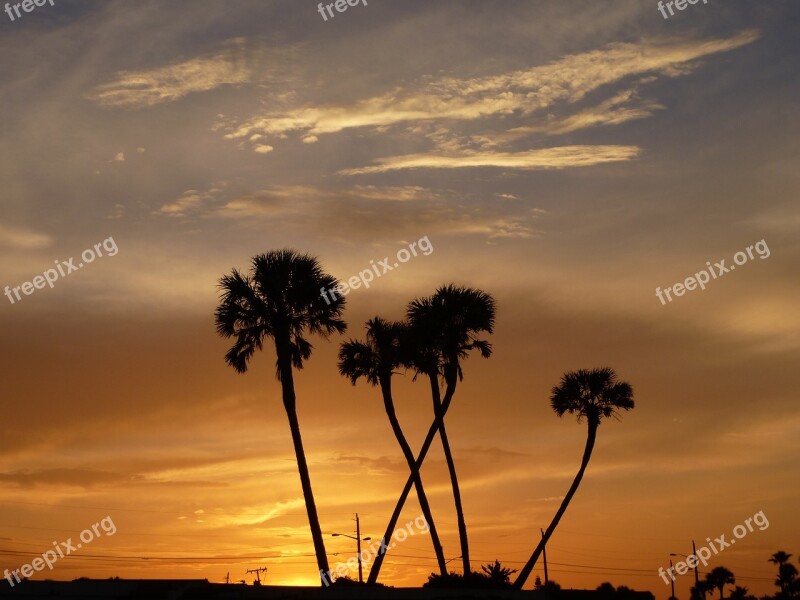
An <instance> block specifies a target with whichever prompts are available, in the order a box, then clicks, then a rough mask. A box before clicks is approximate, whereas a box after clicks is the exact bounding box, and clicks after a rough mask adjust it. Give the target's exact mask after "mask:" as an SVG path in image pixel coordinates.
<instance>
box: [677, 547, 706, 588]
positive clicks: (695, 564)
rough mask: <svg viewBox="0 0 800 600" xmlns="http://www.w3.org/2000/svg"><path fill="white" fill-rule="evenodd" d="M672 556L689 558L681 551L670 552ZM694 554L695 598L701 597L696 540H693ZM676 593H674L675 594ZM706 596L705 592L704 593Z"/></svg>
mask: <svg viewBox="0 0 800 600" xmlns="http://www.w3.org/2000/svg"><path fill="white" fill-rule="evenodd" d="M669 555H670V556H682V557H684V558H685V559H687V560H688V559H689V557H688V556H687V555H686V554H680V553H679V552H670V554H669ZM691 556H694V589H695V598H698V599H699V598H700V575H699V574H698V572H697V547H696V546H695V545H694V540H692V554H691ZM670 566H672V561H670ZM674 595H675V594H673V596H674ZM703 597H705V594H703Z"/></svg>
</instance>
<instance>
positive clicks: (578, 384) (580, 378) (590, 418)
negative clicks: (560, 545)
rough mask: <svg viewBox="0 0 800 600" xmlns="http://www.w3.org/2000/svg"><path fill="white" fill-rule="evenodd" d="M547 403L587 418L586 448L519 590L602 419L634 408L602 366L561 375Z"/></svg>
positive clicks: (628, 392)
mask: <svg viewBox="0 0 800 600" xmlns="http://www.w3.org/2000/svg"><path fill="white" fill-rule="evenodd" d="M550 405H551V406H552V408H553V410H554V411H555V413H556V414H557V415H558V416H559V417H563V416H564V415H565V414H566V413H569V414H573V415H577V416H578V422H580V421H581V420H582V419H584V418H585V419H586V422H587V424H588V427H589V431H588V436H587V438H586V447H585V448H584V451H583V459H582V460H581V467H580V469H579V470H578V474H577V475H576V476H575V479H574V480H573V482H572V485H571V486H570V488H569V491H568V492H567V495H566V496H564V500H563V501H562V502H561V506H560V507H559V509H558V512H556V514H555V516H554V517H553V520H552V521H551V523H550V526H549V527H548V528H547V531H545V533H544V536H542V539H541V541H540V542H539V543H538V545H537V546H536V549H535V550H534V551H533V554H532V555H531V558H530V559H529V560H528V562H527V563H526V564H525V566H524V567H523V568H522V571H520V574H519V576H518V577H517V579H516V581H514V587H515V588H517V589H522V586H523V585H525V581H526V580H527V578H528V576H529V575H530V573H531V571H532V570H533V567H534V565H535V564H536V561H537V560H538V559H539V555H540V554H541V552H542V550H543V549H544V548H545V546H546V545H547V541H548V540H549V539H550V536H551V535H553V532H554V531H555V529H556V527H557V526H558V522H559V521H560V520H561V517H562V516H564V513H565V512H566V510H567V506H569V503H570V501H571V500H572V497H573V496H574V495H575V492H576V491H577V490H578V486H579V485H580V483H581V480H582V479H583V474H584V472H585V471H586V467H587V466H588V464H589V459H590V458H591V457H592V450H593V449H594V443H595V439H596V438H597V429H598V427H599V426H600V422H601V420H602V419H604V418H606V419H607V418H609V417H617V416H618V415H619V411H620V410H631V409H632V408H633V388H632V387H631V386H630V385H629V384H628V383H625V382H624V381H618V380H617V374H616V373H615V372H614V370H613V369H610V368H607V367H604V368H601V369H592V370H586V369H580V370H578V371H571V372H568V373H566V374H564V376H563V377H562V378H561V383H560V384H559V385H557V386H555V387H554V388H553V390H552V393H551V396H550Z"/></svg>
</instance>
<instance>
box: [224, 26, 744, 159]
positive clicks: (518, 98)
mask: <svg viewBox="0 0 800 600" xmlns="http://www.w3.org/2000/svg"><path fill="white" fill-rule="evenodd" d="M758 36H759V34H758V33H757V32H755V31H745V32H742V33H739V34H737V35H734V36H732V37H730V38H726V39H713V40H705V41H702V40H701V41H688V42H687V41H679V40H648V41H642V42H640V43H614V44H609V45H607V46H605V47H603V48H600V49H598V50H593V51H589V52H583V53H579V54H572V55H568V56H565V57H563V58H561V59H559V60H556V61H553V62H551V63H548V64H546V65H540V66H536V67H532V68H530V69H526V70H519V71H513V72H509V73H505V74H501V75H497V76H490V77H483V78H473V79H459V78H444V79H440V80H438V81H434V82H430V83H421V84H419V85H418V86H413V87H408V88H403V87H398V88H396V89H394V90H392V91H391V92H389V93H385V94H382V95H379V96H374V97H371V98H367V99H364V100H361V101H358V102H356V103H354V104H353V105H350V106H328V107H304V108H297V109H293V110H288V111H284V112H275V113H269V114H267V115H265V116H258V117H253V118H251V119H248V120H245V121H243V122H236V121H235V120H233V121H231V120H229V121H227V122H226V123H224V124H222V123H220V124H219V125H218V127H219V128H222V129H225V130H226V131H227V133H226V135H225V137H226V138H228V139H245V138H248V139H251V140H252V139H253V136H258V138H256V139H260V138H261V137H272V138H277V139H280V138H283V137H286V136H287V134H289V133H293V132H299V135H300V136H301V137H302V138H303V139H304V140H306V141H309V142H311V141H316V140H317V139H318V137H319V136H320V135H324V134H332V133H337V132H341V131H343V130H346V129H352V128H362V127H372V128H385V127H387V126H391V125H396V124H400V123H409V122H424V121H432V120H444V119H449V120H457V121H474V120H479V119H485V118H488V117H496V116H517V117H519V116H523V117H530V116H531V115H533V114H534V113H536V112H537V111H540V110H542V109H545V108H549V107H551V106H553V105H555V104H556V103H566V104H574V103H576V102H578V101H579V100H581V99H583V98H584V97H585V96H586V95H587V94H589V93H590V92H593V91H595V90H597V89H598V88H600V87H601V86H604V85H608V84H611V83H614V82H619V81H621V80H623V79H625V78H627V77H630V76H637V75H645V74H650V75H651V76H657V75H660V76H666V77H676V76H680V75H684V74H687V73H689V72H691V71H692V70H694V69H695V68H697V66H698V65H699V62H698V59H700V58H703V57H706V56H710V55H712V54H715V53H719V52H726V51H729V50H733V49H735V48H738V47H740V46H743V45H745V44H749V43H751V42H753V41H754V40H756V39H757V38H758ZM631 99H632V98H631V97H628V98H626V97H625V95H624V94H623V95H617V96H615V97H613V98H612V99H611V100H609V101H607V102H606V103H604V104H601V105H600V106H599V107H598V108H597V110H595V111H589V112H585V113H583V114H578V115H576V116H575V117H574V118H572V119H571V120H568V121H566V122H564V123H563V124H562V125H561V128H560V129H561V131H573V130H575V129H579V128H582V127H590V126H595V125H598V124H616V123H621V122H624V121H626V120H630V119H633V118H643V117H645V116H648V115H649V114H650V113H651V112H652V111H653V110H655V109H656V108H658V107H659V106H658V105H657V104H656V103H653V102H645V103H643V104H640V105H639V106H638V107H628V108H624V107H623V104H624V102H627V101H630V100H631ZM554 131H556V130H554ZM258 145H263V142H261V141H259V142H258ZM256 148H257V146H256Z"/></svg>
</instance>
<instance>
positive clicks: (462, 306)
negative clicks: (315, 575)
mask: <svg viewBox="0 0 800 600" xmlns="http://www.w3.org/2000/svg"><path fill="white" fill-rule="evenodd" d="M407 312H408V318H409V324H410V327H409V335H408V338H407V341H406V342H405V343H404V344H403V348H404V356H405V361H406V365H407V366H409V367H411V368H413V369H415V371H416V372H417V373H418V374H424V375H426V376H427V377H428V379H429V381H430V386H431V394H432V396H433V404H434V415H435V418H434V422H433V423H432V424H431V426H430V428H429V429H428V434H427V436H426V437H425V441H424V442H423V444H422V448H421V449H420V452H419V454H418V455H417V460H416V466H417V468H418V469H419V468H421V466H422V461H424V460H425V456H426V455H427V453H428V450H429V449H430V447H431V444H432V443H433V440H434V438H435V437H436V433H437V432H439V433H440V436H441V437H442V446H443V447H444V451H445V459H446V460H447V465H448V471H449V473H450V481H451V485H452V488H453V499H454V502H455V505H456V513H457V516H458V529H459V538H460V542H461V557H462V560H463V565H464V573H465V574H467V573H471V572H472V571H471V567H470V561H469V543H468V541H467V529H466V524H465V521H464V513H463V508H462V505H461V494H460V490H459V487H458V478H457V475H456V471H455V464H454V462H453V457H452V452H451V451H450V445H449V441H448V438H447V433H446V430H445V429H444V415H445V414H446V413H447V410H448V408H449V407H450V403H451V402H452V399H453V395H454V394H455V390H456V383H457V381H458V380H459V379H460V378H462V377H463V372H462V369H461V365H460V360H461V359H464V358H466V357H467V356H468V354H469V351H470V350H473V349H477V350H478V351H479V352H480V354H481V356H483V357H484V358H488V357H489V356H491V353H492V349H491V344H489V343H488V342H486V341H483V340H480V339H478V338H477V335H478V334H481V333H483V332H486V333H492V331H493V328H494V321H495V312H496V308H495V301H494V298H492V296H490V295H489V294H487V293H485V292H482V291H480V290H474V289H471V288H464V287H457V286H454V285H446V286H443V287H440V288H439V289H437V290H436V292H435V293H434V294H433V296H431V297H429V298H423V299H421V300H414V301H412V302H411V303H410V304H409V307H408V311H407ZM440 375H441V376H442V377H443V378H444V380H445V384H446V389H445V394H444V399H442V398H441V396H440V393H439V383H438V376H440ZM412 482H413V479H412V477H409V478H408V480H407V481H406V485H405V487H404V488H403V491H402V493H401V494H400V498H399V499H398V501H397V504H396V505H395V509H394V512H393V513H392V516H391V517H390V519H389V523H388V525H387V528H386V534H385V535H384V538H383V539H384V540H386V539H389V537H390V536H391V535H392V532H393V531H394V528H395V526H396V525H397V521H398V519H399V518H400V513H401V511H402V509H403V506H404V504H405V501H406V499H407V498H408V494H409V492H410V491H411V485H412ZM385 555H386V550H385V548H382V550H381V551H379V552H378V554H377V555H376V557H375V560H374V562H373V563H372V568H371V569H370V574H369V582H370V583H374V582H375V581H377V578H378V574H379V573H380V569H381V566H382V564H383V559H384V557H385Z"/></svg>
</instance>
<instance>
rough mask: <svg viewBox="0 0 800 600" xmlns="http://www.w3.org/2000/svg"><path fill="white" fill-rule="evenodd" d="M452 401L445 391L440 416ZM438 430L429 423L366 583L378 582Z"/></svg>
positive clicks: (435, 421) (450, 394)
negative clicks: (390, 540)
mask: <svg viewBox="0 0 800 600" xmlns="http://www.w3.org/2000/svg"><path fill="white" fill-rule="evenodd" d="M453 392H455V390H453ZM452 400H453V394H452V393H451V391H450V390H447V391H446V392H445V395H444V399H443V400H442V416H444V415H445V414H447V409H448V408H450V403H451V402H452ZM438 430H439V427H438V420H437V419H434V420H433V423H431V426H430V427H429V428H428V433H427V434H426V435H425V440H424V441H423V442H422V447H421V448H420V451H419V454H417V460H416V461H415V462H414V468H413V469H412V471H411V473H410V474H409V476H408V479H407V480H406V484H405V486H403V491H402V492H401V493H400V498H398V499H397V504H395V507H394V511H393V512H392V516H391V517H389V523H388V525H387V526H386V532H385V533H384V535H383V538H381V547H380V549H379V550H378V554H377V555H376V556H375V561H374V562H373V563H372V567H371V568H370V571H369V577H368V579H367V583H375V582H377V581H378V575H380V572H381V566H383V559H384V558H385V557H386V551H387V550H388V547H389V546H388V544H389V542H388V540H389V539H391V537H392V534H393V533H394V529H395V527H397V521H398V520H399V519H400V513H401V512H402V510H403V506H404V505H405V503H406V500H407V499H408V494H409V492H411V486H412V485H413V484H414V477H415V476H416V475H417V474H419V470H420V468H421V467H422V463H423V461H424V460H425V457H426V456H427V455H428V450H430V448H431V444H433V440H434V438H435V437H436V432H437V431H438Z"/></svg>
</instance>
